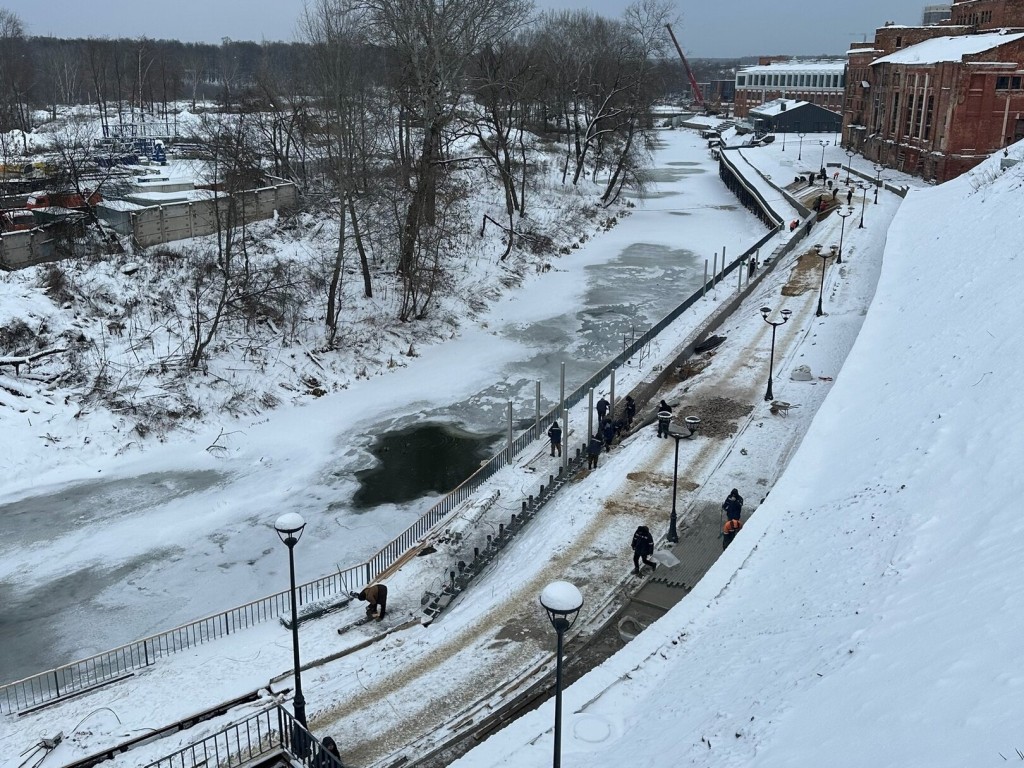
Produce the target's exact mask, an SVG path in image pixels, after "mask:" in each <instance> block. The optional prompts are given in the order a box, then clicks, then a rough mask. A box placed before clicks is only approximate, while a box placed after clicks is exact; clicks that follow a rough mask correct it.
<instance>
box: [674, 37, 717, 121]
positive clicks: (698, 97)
mask: <svg viewBox="0 0 1024 768" xmlns="http://www.w3.org/2000/svg"><path fill="white" fill-rule="evenodd" d="M665 29H667V30H668V34H669V37H671V38H672V42H673V44H674V45H675V47H676V50H677V51H678V52H679V58H680V59H682V62H683V69H685V70H686V76H687V77H688V78H689V79H690V90H692V91H693V98H694V100H695V101H696V102H697V104H698V105H699V106H700V108H701V109H702V110H703V111H705V112H707V110H708V107H707V105H706V104H705V103H704V95H703V94H702V93H701V92H700V85H699V84H698V83H697V78H695V77H694V76H693V70H692V69H690V62H688V61H687V60H686V56H685V55H684V54H683V49H682V48H681V47H680V46H679V41H678V40H676V36H675V33H674V32H673V31H672V25H671V24H666V25H665Z"/></svg>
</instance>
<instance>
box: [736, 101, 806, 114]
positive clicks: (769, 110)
mask: <svg viewBox="0 0 1024 768" xmlns="http://www.w3.org/2000/svg"><path fill="white" fill-rule="evenodd" d="M809 103H810V102H808V101H800V100H799V99H772V100H771V101H766V102H765V103H764V104H762V105H760V106H759V107H751V109H750V112H751V113H754V112H756V113H757V114H759V115H767V116H769V117H775V116H776V115H781V114H782V113H783V112H790V111H792V110H794V109H797V108H799V107H802V106H803V105H804V104H809Z"/></svg>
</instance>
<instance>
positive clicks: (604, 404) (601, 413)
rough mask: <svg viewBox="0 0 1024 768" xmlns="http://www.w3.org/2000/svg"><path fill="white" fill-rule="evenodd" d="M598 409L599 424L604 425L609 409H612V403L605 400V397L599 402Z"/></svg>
mask: <svg viewBox="0 0 1024 768" xmlns="http://www.w3.org/2000/svg"><path fill="white" fill-rule="evenodd" d="M596 407H597V423H598V424H603V423H604V417H605V416H606V415H607V414H608V409H609V408H610V407H611V403H609V402H608V401H607V400H605V399H604V397H603V396H602V397H601V399H600V400H598V401H597V406H596Z"/></svg>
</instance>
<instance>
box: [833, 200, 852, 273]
mask: <svg viewBox="0 0 1024 768" xmlns="http://www.w3.org/2000/svg"><path fill="white" fill-rule="evenodd" d="M836 215H837V216H839V218H841V219H842V220H843V223H842V225H841V226H840V227H839V253H838V255H837V256H836V264H842V263H843V235H844V234H845V233H846V219H847V217H848V216H853V207H852V206H849V205H843V206H840V207H839V208H837V209H836Z"/></svg>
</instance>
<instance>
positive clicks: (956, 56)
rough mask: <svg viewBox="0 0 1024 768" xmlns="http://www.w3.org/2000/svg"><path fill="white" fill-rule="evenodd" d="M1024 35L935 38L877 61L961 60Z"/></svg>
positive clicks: (902, 62)
mask: <svg viewBox="0 0 1024 768" xmlns="http://www.w3.org/2000/svg"><path fill="white" fill-rule="evenodd" d="M1022 37H1024V33H1021V32H1018V33H1016V34H1009V35H1008V34H1004V33H1003V32H987V33H985V34H982V35H956V36H954V37H935V38H932V39H931V40H925V41H924V42H923V43H918V44H917V45H912V46H910V47H909V48H905V49H903V50H902V51H897V52H896V53H891V54H889V55H888V56H883V57H882V58H880V59H878V60H877V61H874V62H872V66H874V65H875V64H938V63H939V62H943V61H962V60H963V57H964V56H970V55H971V54H975V53H982V52H983V51H988V50H991V49H993V48H998V47H999V46H1000V45H1006V44H1007V43H1012V42H1014V41H1016V40H1020V39H1021V38H1022Z"/></svg>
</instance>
